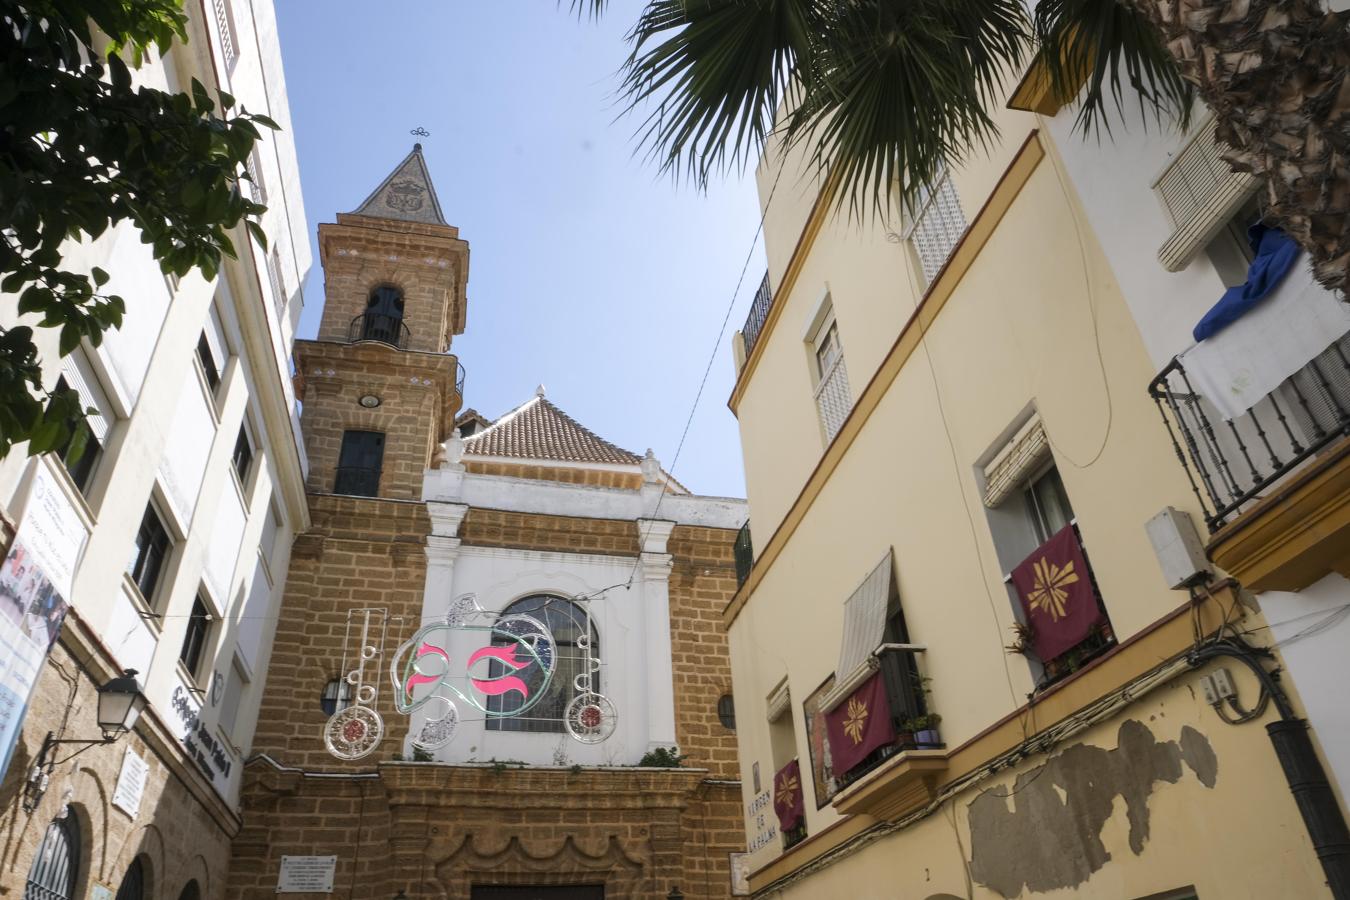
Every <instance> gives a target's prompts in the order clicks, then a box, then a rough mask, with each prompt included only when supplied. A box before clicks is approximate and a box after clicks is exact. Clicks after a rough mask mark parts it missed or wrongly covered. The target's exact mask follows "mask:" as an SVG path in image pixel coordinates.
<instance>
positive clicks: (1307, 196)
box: [1124, 0, 1350, 293]
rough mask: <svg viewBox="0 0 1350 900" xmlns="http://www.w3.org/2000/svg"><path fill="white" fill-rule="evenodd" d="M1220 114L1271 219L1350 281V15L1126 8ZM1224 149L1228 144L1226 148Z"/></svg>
mask: <svg viewBox="0 0 1350 900" xmlns="http://www.w3.org/2000/svg"><path fill="white" fill-rule="evenodd" d="M1124 2H1128V3H1130V4H1132V5H1133V6H1134V7H1135V8H1136V9H1138V10H1139V11H1140V12H1141V13H1142V14H1143V15H1145V16H1146V17H1147V18H1148V19H1149V20H1150V21H1151V22H1153V24H1154V25H1155V26H1156V27H1157V28H1159V29H1160V30H1161V32H1162V34H1163V38H1164V41H1165V42H1166V44H1167V47H1168V49H1169V50H1170V51H1171V52H1172V54H1173V55H1174V56H1175V57H1176V58H1177V61H1178V62H1179V63H1180V66H1181V71H1182V75H1183V76H1184V77H1185V78H1186V79H1187V80H1188V81H1190V82H1191V83H1193V84H1194V85H1195V86H1196V87H1197V88H1198V90H1199V93H1200V96H1201V98H1202V99H1203V100H1204V101H1205V102H1206V103H1207V104H1208V105H1209V106H1210V108H1211V109H1213V110H1214V114H1215V117H1216V119H1217V124H1218V129H1217V135H1218V139H1219V142H1220V150H1221V152H1222V155H1223V157H1224V158H1225V159H1226V160H1228V162H1229V163H1230V164H1231V165H1232V166H1233V168H1234V169H1235V170H1237V171H1244V172H1251V173H1253V174H1255V175H1257V176H1258V177H1260V178H1262V179H1263V180H1264V182H1265V188H1264V192H1265V195H1264V198H1263V199H1264V203H1265V209H1264V211H1265V215H1266V218H1267V220H1268V221H1270V222H1272V223H1273V224H1277V225H1279V226H1281V227H1282V228H1284V230H1285V231H1287V232H1288V233H1289V234H1290V235H1291V236H1292V237H1293V238H1294V239H1295V240H1297V241H1298V242H1299V244H1301V245H1302V246H1303V247H1304V249H1306V250H1307V251H1308V253H1309V255H1310V256H1311V257H1312V261H1313V270H1314V273H1315V274H1316V277H1317V280H1318V281H1319V282H1321V283H1322V284H1323V285H1324V286H1326V287H1327V288H1329V289H1332V290H1338V291H1341V292H1343V293H1344V292H1346V291H1347V288H1348V287H1350V285H1348V284H1347V276H1348V275H1350V77H1347V76H1348V75H1350V31H1347V19H1348V17H1350V14H1347V13H1332V12H1326V11H1324V10H1323V9H1321V8H1320V6H1319V5H1318V3H1317V2H1316V0H1124ZM1224 145H1227V146H1224Z"/></svg>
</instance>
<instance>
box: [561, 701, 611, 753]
mask: <svg viewBox="0 0 1350 900" xmlns="http://www.w3.org/2000/svg"><path fill="white" fill-rule="evenodd" d="M563 722H564V723H565V724H566V726H567V733H568V734H570V735H572V738H573V739H574V740H576V741H579V742H581V743H583V744H599V743H601V742H603V741H605V740H608V739H609V736H610V735H611V734H613V733H614V727H615V726H616V725H617V724H618V722H619V714H618V712H616V711H615V709H614V704H613V703H611V702H610V700H609V698H608V697H606V696H605V695H604V694H578V695H577V696H576V697H573V698H572V702H571V703H568V704H567V710H566V711H565V712H564V713H563Z"/></svg>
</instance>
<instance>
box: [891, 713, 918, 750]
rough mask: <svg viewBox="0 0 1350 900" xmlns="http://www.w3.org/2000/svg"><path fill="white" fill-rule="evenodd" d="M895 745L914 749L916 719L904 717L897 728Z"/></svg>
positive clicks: (902, 748)
mask: <svg viewBox="0 0 1350 900" xmlns="http://www.w3.org/2000/svg"><path fill="white" fill-rule="evenodd" d="M895 745H896V746H897V747H899V748H900V749H901V750H913V749H914V720H913V719H902V720H901V721H900V722H899V723H898V724H897V725H896V728H895Z"/></svg>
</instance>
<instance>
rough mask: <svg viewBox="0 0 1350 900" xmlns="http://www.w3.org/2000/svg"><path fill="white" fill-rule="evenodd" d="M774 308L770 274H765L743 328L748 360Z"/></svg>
mask: <svg viewBox="0 0 1350 900" xmlns="http://www.w3.org/2000/svg"><path fill="white" fill-rule="evenodd" d="M772 308H773V293H772V292H771V291H770V290H769V273H768V272H765V273H764V280H763V281H761V282H760V283H759V290H757V291H755V302H753V303H751V304H750V314H749V315H748V316H746V317H745V326H744V327H743V328H741V336H742V337H743V338H744V339H745V355H746V357H747V358H748V357H749V356H750V352H751V351H752V350H754V349H755V341H757V340H759V334H760V332H761V331H763V330H764V322H765V320H767V319H768V318H769V310H771V309H772Z"/></svg>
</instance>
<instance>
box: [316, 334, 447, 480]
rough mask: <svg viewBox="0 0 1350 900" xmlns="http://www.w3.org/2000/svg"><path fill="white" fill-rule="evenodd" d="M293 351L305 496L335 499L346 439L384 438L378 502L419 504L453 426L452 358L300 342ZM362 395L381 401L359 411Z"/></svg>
mask: <svg viewBox="0 0 1350 900" xmlns="http://www.w3.org/2000/svg"><path fill="white" fill-rule="evenodd" d="M296 351H297V352H296V357H297V365H298V367H299V369H300V372H301V375H302V378H303V388H304V390H303V393H302V397H301V400H302V402H303V404H304V415H303V416H302V417H301V427H302V429H303V431H304V436H305V450H306V452H307V453H308V454H309V461H310V469H309V479H308V481H307V482H306V488H307V490H309V491H311V492H314V493H330V492H332V491H333V488H334V483H335V478H336V471H337V464H338V460H339V458H340V454H341V448H342V433H343V432H344V431H348V430H354V431H379V432H382V433H383V434H384V435H385V445H384V461H383V471H382V472H381V474H380V482H379V495H380V496H381V497H390V498H393V499H398V500H420V499H421V496H422V478H423V473H424V472H425V470H426V469H427V468H428V467H429V466H430V465H431V460H432V458H433V455H434V454H435V452H436V449H437V447H438V446H439V441H440V437H441V434H440V430H441V425H442V424H443V423H448V422H450V421H452V420H453V416H454V411H455V410H456V409H458V406H459V396H458V394H457V393H455V392H454V382H453V380H452V378H453V376H452V374H451V373H453V371H454V367H455V360H454V357H439V356H437V357H428V356H425V355H409V354H405V353H400V352H399V351H397V350H394V349H393V348H391V347H385V346H377V345H370V344H366V345H360V346H357V347H348V346H346V345H340V344H323V343H317V342H313V341H297V342H296ZM330 373H331V374H330ZM367 394H371V395H374V396H376V397H378V398H379V399H380V405H379V406H377V407H376V408H374V409H367V408H366V407H364V406H362V405H361V403H360V398H361V397H362V396H364V395H367Z"/></svg>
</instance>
